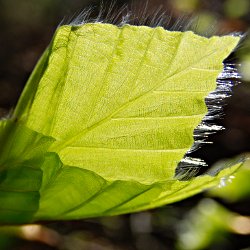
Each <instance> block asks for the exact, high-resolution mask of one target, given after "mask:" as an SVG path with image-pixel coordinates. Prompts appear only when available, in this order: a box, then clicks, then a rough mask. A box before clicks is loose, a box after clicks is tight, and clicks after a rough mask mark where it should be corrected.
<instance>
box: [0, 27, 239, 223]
mask: <svg viewBox="0 0 250 250" xmlns="http://www.w3.org/2000/svg"><path fill="white" fill-rule="evenodd" d="M238 41H239V38H238V37H232V36H225V37H212V38H209V39H208V38H204V37H200V36H198V35H195V34H193V33H192V32H170V31H166V30H164V29H163V28H149V27H144V26H141V27H135V26H129V25H126V26H123V27H122V28H119V27H117V26H114V25H110V24H100V23H96V24H92V23H90V24H84V25H81V26H62V27H60V28H59V29H58V30H57V32H56V34H55V36H54V38H53V41H52V43H51V45H50V46H49V48H48V49H47V50H46V51H45V53H44V55H43V57H42V58H41V60H40V61H39V63H38V65H37V67H36V69H35V70H34V72H33V74H32V76H31V77H30V79H29V81H28V83H27V85H26V87H25V90H24V92H23V94H22V96H21V98H20V100H19V103H18V105H17V107H16V109H15V111H14V114H13V116H12V118H11V119H10V120H7V121H4V122H1V124H0V125H1V130H0V142H1V146H2V147H1V151H0V167H1V172H0V222H2V223H25V222H30V221H36V220H50V219H52V220H55V219H78V218H86V217H94V216H103V215H114V214H121V213H129V212H134V211H140V210H144V209H148V208H154V207H157V206H161V205H164V204H167V203H171V202H175V201H178V200H181V199H184V198H186V197H189V196H191V195H193V194H195V193H198V192H200V191H202V190H203V189H205V188H208V187H211V186H214V185H217V184H218V183H219V181H220V178H221V177H223V176H225V175H226V176H227V175H230V174H231V173H233V172H234V171H236V169H237V168H238V167H239V166H240V164H237V165H236V166H234V167H232V168H229V169H226V170H223V171H221V172H220V174H219V175H218V176H216V177H211V176H202V177H196V178H194V179H192V180H189V181H178V180H176V179H175V178H174V173H175V168H176V166H177V164H178V162H179V161H180V160H181V159H182V158H183V155H184V154H185V153H186V151H187V150H188V149H189V148H190V147H191V146H192V144H193V142H194V141H193V130H194V129H195V128H196V127H197V125H198V124H199V123H200V122H201V120H202V118H203V117H204V115H205V114H206V112H207V108H206V105H205V101H204V99H205V97H206V96H207V95H208V93H209V92H211V91H212V90H214V89H215V88H216V77H217V76H218V74H219V73H220V72H221V71H222V67H223V65H222V61H223V59H224V58H226V57H227V56H228V54H230V52H231V51H232V49H233V48H234V47H235V46H236V45H237V43H238Z"/></svg>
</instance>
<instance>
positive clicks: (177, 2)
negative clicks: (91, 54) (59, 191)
mask: <svg viewBox="0 0 250 250" xmlns="http://www.w3.org/2000/svg"><path fill="white" fill-rule="evenodd" d="M102 2H103V6H109V5H111V4H112V3H114V1H106V0H103V1H102ZM124 4H127V5H128V6H130V8H132V9H133V10H134V13H135V15H139V16H140V13H141V10H142V9H143V8H144V7H145V6H147V8H146V9H147V12H148V13H149V15H150V14H152V15H153V13H155V11H156V10H157V9H159V7H161V9H162V11H166V13H167V14H168V15H170V16H171V18H172V23H173V22H175V21H177V20H180V18H182V17H183V16H184V17H185V18H186V19H195V21H194V26H193V27H191V28H194V29H195V30H196V32H197V33H199V34H203V35H212V34H218V35H222V34H228V33H231V32H238V31H239V32H242V33H245V34H246V38H245V39H244V40H243V42H242V44H241V45H240V47H239V48H238V50H237V51H236V53H235V55H234V56H233V60H234V62H236V63H240V64H241V66H240V67H239V70H240V72H241V73H242V76H243V80H242V83H241V84H240V85H237V86H235V87H234V89H233V91H234V95H233V97H232V98H228V100H227V103H226V105H225V116H224V117H223V119H221V120H220V121H219V123H220V124H221V125H223V126H224V127H226V128H227V129H226V130H224V131H222V132H220V133H218V134H217V135H214V136H212V137H211V140H213V141H214V144H213V145H212V146H207V147H205V148H204V149H203V151H199V155H201V156H202V157H203V158H204V159H205V160H206V161H208V162H209V163H210V164H213V163H214V162H216V161H218V160H220V159H223V158H225V157H232V156H234V155H237V154H240V153H243V152H250V85H249V83H250V39H249V36H248V34H247V33H246V32H247V31H248V29H249V26H250V25H249V24H250V0H165V1H164V0H151V1H148V2H147V3H145V1H143V0H142V1H140V0H133V1H122V0H117V1H116V2H115V4H114V5H115V7H116V8H119V7H122V6H123V5H124ZM89 6H93V7H96V8H95V10H94V11H93V16H94V15H96V14H98V7H99V6H100V1H98V0H96V1H94V0H0V29H1V33H0V117H1V116H6V115H7V114H8V113H9V112H11V110H12V109H13V108H14V107H15V104H16V102H17V100H18V98H19V96H20V94H21V91H22V89H23V87H24V85H25V83H26V81H27V79H28V77H29V75H30V73H31V71H32V69H33V67H34V65H35V63H36V62H37V60H38V58H39V56H40V55H41V53H42V52H43V51H44V49H45V48H46V46H47V45H48V44H49V42H50V40H51V37H52V35H53V33H54V31H55V29H56V28H57V27H58V25H59V23H60V22H61V21H62V20H69V19H70V18H71V17H73V16H74V15H77V14H78V13H80V12H81V11H82V10H83V9H84V8H86V7H89ZM246 169H248V168H247V167H246ZM245 171H246V172H244V176H245V177H239V178H243V179H244V178H245V179H244V181H245V189H244V191H242V190H238V189H237V188H238V187H237V185H236V184H235V185H234V188H235V189H237V190H238V191H236V193H237V192H238V193H240V194H241V195H239V197H240V198H236V199H234V200H233V201H232V200H230V199H228V197H226V196H223V195H222V196H221V195H218V194H216V192H215V194H208V193H206V194H200V195H197V196H195V197H193V198H190V199H187V200H184V201H182V202H179V203H175V204H173V205H170V206H166V207H163V208H159V209H156V210H153V211H148V212H144V213H138V214H133V215H125V216H115V217H109V218H100V219H94V220H83V221H70V222H54V223H47V224H46V225H43V227H38V228H36V229H34V228H31V229H30V228H28V229H27V230H26V228H14V229H8V230H7V232H6V230H5V229H4V230H3V232H2V234H1V229H0V249H18V250H21V249H25V250H26V249H27V250H29V249H69V250H71V249H74V250H75V249H76V250H77V249H97V250H99V249H101V250H102V249H124V250H125V249H126V250H130V249H131V250H134V249H143V250H144V249H145V250H147V249H152V250H154V249H229V250H230V249H248V250H249V249H250V243H249V242H250V241H249V237H250V230H249V232H248V233H246V232H244V233H242V231H239V230H238V231H237V230H236V229H235V228H234V229H232V228H230V226H228V225H221V223H219V224H218V223H217V224H216V223H215V224H213V223H214V222H213V221H211V219H209V218H208V217H206V216H207V214H206V212H204V211H206V209H210V208H211V209H214V211H217V210H218V211H219V212H218V211H217V212H216V215H215V217H216V216H217V215H218V214H220V213H222V214H223V212H221V211H222V210H223V209H224V210H225V211H224V210H223V211H224V214H227V213H228V214H230V215H232V216H234V215H235V216H242V218H243V219H245V222H246V225H247V226H246V227H248V228H250V222H249V221H248V220H249V216H250V211H249V208H250V206H249V204H250V194H249V192H250V191H249V190H250V187H249V185H250V184H248V180H249V178H248V179H247V178H246V176H247V177H249V176H250V175H249V171H248V170H245ZM236 183H237V182H236ZM239 183H240V182H239ZM241 184H242V183H241ZM242 192H243V193H244V192H245V193H244V195H242ZM207 197H210V198H209V199H208V198H207ZM211 197H213V198H211ZM213 202H214V203H213ZM204 204H205V205H204ZM220 206H222V207H220ZM204 209H205V210H204ZM232 212H233V214H232ZM190 214H195V215H196V217H195V216H192V215H190ZM202 216H203V217H202ZM222 217H223V215H221V218H222ZM202 218H203V219H202ZM204 218H207V219H204ZM232 218H233V217H232ZM237 218H238V217H237ZM195 220H196V222H197V220H198V221H200V225H199V226H198V227H197V225H196V224H195V223H196V222H195ZM203 220H204V221H203ZM202 221H203V222H204V224H202V223H201V222H202ZM217 222H218V221H217ZM211 223H212V224H211ZM242 223H243V222H242ZM187 224H188V225H189V226H187ZM198 224H199V223H198ZM210 224H211V225H212V226H211V227H212V228H213V229H214V230H212V229H211V230H210V231H209V230H208V231H207V232H206V234H207V237H205V239H204V240H203V241H201V239H202V236H201V234H202V232H203V231H204V230H205V229H206V230H207V227H208V225H210ZM222 224H223V223H222ZM243 224H244V223H243ZM190 225H191V226H190ZM195 225H196V226H195ZM244 225H245V224H244ZM196 227H197V228H196ZM195 228H196V229H195ZM25 230H26V231H27V232H28V233H27V232H26V231H25ZM32 230H33V231H32ZM192 230H194V231H192ZM195 230H196V231H195ZM216 230H218V232H219V234H218V233H217V231H216ZM31 232H33V236H32V233H31ZM188 232H193V234H192V235H193V236H192V235H191V238H190V234H188ZM199 232H200V233H199ZM30 235H31V236H30ZM34 235H35V236H34ZM218 235H219V236H218ZM32 237H33V238H32ZM192 237H193V239H192ZM209 237H210V238H211V239H210V238H209ZM203 238H204V237H203ZM209 239H210V240H209ZM193 241H194V242H196V243H197V246H195V244H193V245H192V242H193ZM199 241H201V242H203V243H202V244H203V245H202V244H200V245H199V244H198V243H199Z"/></svg>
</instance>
